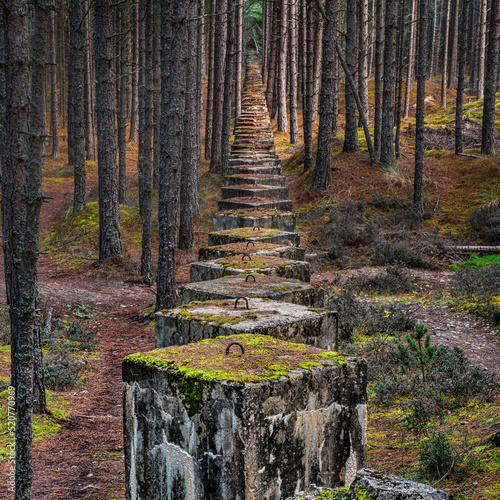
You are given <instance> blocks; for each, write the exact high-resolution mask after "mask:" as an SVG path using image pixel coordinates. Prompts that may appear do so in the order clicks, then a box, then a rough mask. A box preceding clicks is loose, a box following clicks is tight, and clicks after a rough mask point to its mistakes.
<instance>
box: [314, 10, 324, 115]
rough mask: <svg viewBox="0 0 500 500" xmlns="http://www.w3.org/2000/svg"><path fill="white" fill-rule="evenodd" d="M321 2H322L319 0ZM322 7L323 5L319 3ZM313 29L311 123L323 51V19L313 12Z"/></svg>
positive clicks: (316, 109)
mask: <svg viewBox="0 0 500 500" xmlns="http://www.w3.org/2000/svg"><path fill="white" fill-rule="evenodd" d="M320 1H321V2H323V0H320ZM321 5H323V3H321ZM314 17H315V21H314V23H315V28H314V47H315V50H314V90H313V118H312V119H313V123H316V122H317V121H318V108H319V92H320V89H319V87H320V82H321V60H322V57H321V51H322V49H323V44H322V40H323V17H322V16H321V15H320V14H319V12H318V11H315V14H314Z"/></svg>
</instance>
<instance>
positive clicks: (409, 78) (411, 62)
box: [403, 0, 417, 118]
mask: <svg viewBox="0 0 500 500" xmlns="http://www.w3.org/2000/svg"><path fill="white" fill-rule="evenodd" d="M410 22H411V24H410V51H409V53H408V70H407V72H406V91H405V104H404V111H403V114H404V117H405V118H408V113H409V111H410V91H411V89H412V87H413V67H414V66H415V38H416V31H417V29H416V25H417V0H411V14H410Z"/></svg>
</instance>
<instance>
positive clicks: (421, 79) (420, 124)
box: [413, 0, 446, 219]
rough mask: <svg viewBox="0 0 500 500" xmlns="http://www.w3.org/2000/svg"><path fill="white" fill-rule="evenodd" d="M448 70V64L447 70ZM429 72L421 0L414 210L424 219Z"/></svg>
mask: <svg viewBox="0 0 500 500" xmlns="http://www.w3.org/2000/svg"><path fill="white" fill-rule="evenodd" d="M444 72H446V66H445V71H444ZM426 73H427V0H420V11H419V37H418V66H417V113H416V124H415V133H416V137H415V179H414V184H413V210H414V211H415V214H416V215H417V216H418V217H419V218H420V219H422V217H423V216H424V204H423V191H424V139H425V137H424V127H425V124H424V118H425V77H426Z"/></svg>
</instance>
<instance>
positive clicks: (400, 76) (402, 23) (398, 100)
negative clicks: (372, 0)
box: [394, 0, 405, 159]
mask: <svg viewBox="0 0 500 500" xmlns="http://www.w3.org/2000/svg"><path fill="white" fill-rule="evenodd" d="M404 39H405V0H401V1H400V4H399V35H398V42H397V44H398V49H397V52H398V57H397V68H398V69H397V78H396V88H397V94H396V137H395V139H394V150H395V155H396V158H397V159H399V157H400V156H401V154H400V153H401V151H400V136H401V114H402V113H401V104H402V102H401V101H402V99H403V59H404V57H403V46H404Z"/></svg>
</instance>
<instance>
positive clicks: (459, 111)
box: [455, 0, 470, 154]
mask: <svg viewBox="0 0 500 500" xmlns="http://www.w3.org/2000/svg"><path fill="white" fill-rule="evenodd" d="M469 4H470V0H464V1H463V7H462V21H461V23H460V26H461V27H462V30H461V33H460V61H459V68H458V86H457V102H456V106H455V154H459V153H462V115H463V109H464V108H463V106H464V82H465V65H466V62H467V34H468V33H467V32H468V28H469Z"/></svg>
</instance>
